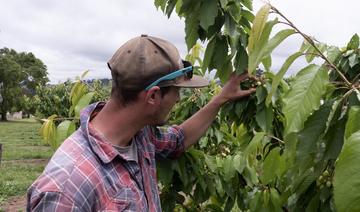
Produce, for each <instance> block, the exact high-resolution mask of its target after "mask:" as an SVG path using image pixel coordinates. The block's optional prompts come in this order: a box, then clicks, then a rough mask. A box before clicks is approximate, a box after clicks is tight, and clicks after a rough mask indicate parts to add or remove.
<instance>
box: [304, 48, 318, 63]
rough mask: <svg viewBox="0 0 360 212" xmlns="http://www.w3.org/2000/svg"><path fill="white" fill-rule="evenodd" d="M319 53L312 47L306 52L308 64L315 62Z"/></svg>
mask: <svg viewBox="0 0 360 212" xmlns="http://www.w3.org/2000/svg"><path fill="white" fill-rule="evenodd" d="M317 53H318V52H317V51H316V49H315V48H314V47H313V46H310V47H309V48H308V50H307V51H306V52H305V54H306V55H305V59H306V62H308V63H310V62H311V61H313V60H314V58H315V56H316V54H317Z"/></svg>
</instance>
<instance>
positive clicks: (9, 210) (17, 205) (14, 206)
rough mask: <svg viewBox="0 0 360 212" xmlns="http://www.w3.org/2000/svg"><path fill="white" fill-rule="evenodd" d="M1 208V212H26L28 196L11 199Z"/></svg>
mask: <svg viewBox="0 0 360 212" xmlns="http://www.w3.org/2000/svg"><path fill="white" fill-rule="evenodd" d="M0 208H1V209H0V211H6V212H13V211H14V212H19V211H26V195H24V196H20V197H13V198H10V199H9V200H8V201H7V202H6V203H5V204H4V205H1V206H0Z"/></svg>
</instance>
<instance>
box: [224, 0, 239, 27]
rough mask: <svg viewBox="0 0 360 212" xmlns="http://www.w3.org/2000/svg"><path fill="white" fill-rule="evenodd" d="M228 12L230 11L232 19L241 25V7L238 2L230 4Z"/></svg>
mask: <svg viewBox="0 0 360 212" xmlns="http://www.w3.org/2000/svg"><path fill="white" fill-rule="evenodd" d="M227 10H228V11H229V13H230V15H231V17H232V18H233V19H234V20H235V22H236V23H239V21H240V19H241V5H240V3H239V2H238V1H232V2H231V3H229V4H228V6H227Z"/></svg>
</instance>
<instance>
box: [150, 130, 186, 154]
mask: <svg viewBox="0 0 360 212" xmlns="http://www.w3.org/2000/svg"><path fill="white" fill-rule="evenodd" d="M149 133H150V138H151V142H152V143H153V144H154V146H155V153H156V156H160V157H164V158H177V157H179V156H180V155H181V154H182V153H183V152H184V150H185V144H184V131H183V129H181V128H180V127H179V126H177V125H174V126H171V127H150V130H149Z"/></svg>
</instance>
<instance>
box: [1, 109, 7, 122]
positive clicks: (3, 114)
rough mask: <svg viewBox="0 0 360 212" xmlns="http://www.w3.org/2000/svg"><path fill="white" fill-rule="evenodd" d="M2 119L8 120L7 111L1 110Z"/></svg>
mask: <svg viewBox="0 0 360 212" xmlns="http://www.w3.org/2000/svg"><path fill="white" fill-rule="evenodd" d="M1 121H7V118H6V112H4V111H1Z"/></svg>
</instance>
